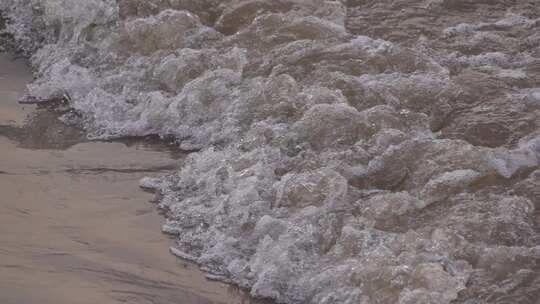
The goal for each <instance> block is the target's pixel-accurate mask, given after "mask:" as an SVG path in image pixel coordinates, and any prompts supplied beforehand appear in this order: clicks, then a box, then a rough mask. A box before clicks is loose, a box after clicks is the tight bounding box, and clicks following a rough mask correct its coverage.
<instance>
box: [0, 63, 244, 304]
mask: <svg viewBox="0 0 540 304" xmlns="http://www.w3.org/2000/svg"><path fill="white" fill-rule="evenodd" d="M29 80H31V73H30V70H29V69H28V68H27V66H26V65H25V62H24V61H22V60H18V61H12V58H11V56H9V55H6V54H0V194H1V196H0V303H2V304H21V303H28V304H30V303H40V304H49V303H50V304H53V303H54V304H61V303H66V304H79V303H80V304H85V303H88V304H90V303H92V304H93V303H126V302H127V303H186V304H188V303H197V304H199V303H201V304H202V303H254V302H252V301H251V300H250V299H249V297H248V296H247V295H245V294H244V293H243V292H242V291H239V290H238V289H237V288H234V287H229V286H228V285H225V284H222V283H218V282H213V281H209V280H207V279H206V278H205V275H204V274H203V273H202V272H201V271H199V270H198V269H197V267H196V266H194V265H191V264H188V263H185V262H182V261H180V260H178V259H177V258H175V257H174V256H172V255H171V254H170V253H169V252H168V250H167V248H168V247H169V246H171V242H170V240H169V239H168V238H167V237H166V236H165V235H163V234H161V233H160V232H159V227H160V225H161V224H162V221H163V220H162V218H161V217H160V215H159V214H158V212H157V211H156V208H155V205H153V204H151V203H149V202H150V201H151V200H152V199H153V195H152V194H150V193H146V192H143V191H141V190H140V189H138V187H137V185H138V180H139V179H140V178H142V177H144V176H151V175H156V174H160V173H161V174H162V173H164V172H167V171H170V170H173V169H175V168H176V167H177V166H178V164H179V163H180V161H179V157H181V155H178V154H175V153H172V152H171V151H170V149H168V147H166V146H164V145H159V144H154V145H152V144H149V143H145V142H130V143H129V144H126V143H118V142H116V143H115V142H92V143H89V142H86V143H84V142H82V143H77V142H81V141H84V140H83V137H82V136H81V133H82V132H81V131H79V130H76V129H73V128H69V127H66V126H64V125H63V124H62V123H60V122H57V121H56V118H55V114H54V113H51V112H50V111H48V110H46V109H41V110H38V109H35V108H34V107H31V106H26V107H23V106H21V105H19V104H17V102H16V100H17V98H18V97H19V96H20V94H21V92H23V89H24V87H25V84H26V82H28V81H29Z"/></svg>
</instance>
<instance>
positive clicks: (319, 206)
mask: <svg viewBox="0 0 540 304" xmlns="http://www.w3.org/2000/svg"><path fill="white" fill-rule="evenodd" d="M0 10H1V11H3V12H4V17H5V18H6V20H7V22H6V23H5V27H6V30H5V32H4V33H3V34H2V33H0V35H3V36H4V37H6V38H8V40H9V39H10V38H13V39H11V40H12V41H13V43H14V44H16V46H17V48H18V49H19V50H20V51H21V52H22V53H23V54H26V55H28V56H29V58H30V61H31V63H32V66H33V67H34V68H35V70H36V73H35V76H36V79H35V80H34V81H32V83H31V84H30V85H29V87H28V94H27V95H26V99H25V100H28V101H35V102H40V103H41V104H42V105H43V106H45V107H49V108H53V109H54V113H56V114H55V115H58V114H59V115H62V119H63V120H64V121H65V122H67V123H68V125H79V126H83V127H84V128H85V130H86V131H87V132H88V135H90V136H91V137H92V138H99V139H110V138H118V137H125V136H130V137H137V136H139V137H140V136H161V137H163V138H169V139H172V140H174V141H176V142H177V143H178V144H179V147H180V148H181V149H184V150H189V151H194V153H190V154H189V155H188V156H187V157H186V158H185V159H184V164H183V165H182V166H181V167H180V170H179V171H177V172H174V173H173V174H165V175H163V176H160V177H159V178H155V179H144V180H143V181H142V186H144V187H146V188H149V189H155V190H156V191H158V193H159V194H160V195H159V206H160V207H161V208H162V209H163V210H166V212H165V215H166V217H167V220H166V222H165V225H164V226H163V229H164V231H165V232H167V233H170V234H171V235H173V236H174V239H175V243H174V248H175V250H174V251H175V253H176V254H177V255H179V256H181V257H184V258H187V259H190V260H193V261H196V262H197V263H199V264H200V265H202V266H203V267H204V269H205V270H208V271H209V272H211V273H212V274H213V275H214V276H215V277H216V278H221V279H224V280H228V281H232V282H234V283H236V284H238V285H239V286H243V287H245V288H249V289H250V291H251V293H252V294H254V295H256V296H260V297H270V298H274V299H276V300H277V301H280V302H285V303H295V304H304V303H317V304H344V303H347V304H357V303H362V304H397V303H399V304H433V303H436V304H450V303H452V304H457V303H462V304H471V303H475V304H476V303H481V304H484V303H489V304H492V303H497V304H503V303H504V304H506V303H527V304H529V303H536V302H537V301H536V300H537V299H538V297H539V295H540V275H539V274H540V193H539V190H538V189H540V124H539V122H540V52H539V50H540V35H539V33H540V31H539V29H540V7H539V6H538V1H537V0H505V1H476V0H399V1H395V0H380V1H379V0H377V1H375V0H348V1H334V0H276V1H262V0H175V1H168V0H3V1H1V2H0ZM11 40H10V41H11ZM9 45H11V43H10V44H9ZM51 105H56V107H51ZM30 125H31V129H32V130H36V133H34V132H33V131H32V132H28V131H25V130H21V129H20V128H17V127H10V128H4V131H5V134H7V136H9V138H11V139H12V140H18V141H19V142H21V145H24V146H26V147H29V146H31V145H33V144H35V143H39V147H42V148H43V147H47V146H51V144H52V145H53V146H55V147H59V148H67V147H69V146H73V144H76V143H77V142H78V141H79V140H80V139H79V138H80V136H81V134H79V133H78V132H77V130H74V129H70V128H68V127H66V128H65V129H64V127H62V126H60V125H59V124H58V121H57V120H56V119H54V120H51V119H49V118H48V117H47V115H44V116H43V115H36V116H35V117H33V119H31V122H30ZM56 130H62V134H69V136H67V138H70V139H72V140H69V141H68V142H66V140H65V139H66V137H65V136H63V135H62V136H60V135H59V132H56ZM32 134H40V135H39V136H37V137H36V136H33V135H32ZM40 138H41V139H42V138H45V139H47V140H41V139H40Z"/></svg>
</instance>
